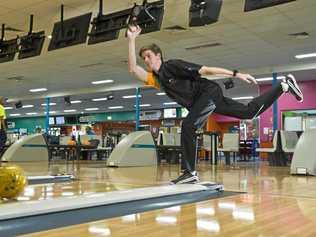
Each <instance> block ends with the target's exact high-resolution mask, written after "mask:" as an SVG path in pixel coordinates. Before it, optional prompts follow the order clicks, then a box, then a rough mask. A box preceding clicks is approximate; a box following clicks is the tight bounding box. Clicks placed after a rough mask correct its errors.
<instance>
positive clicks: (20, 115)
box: [10, 114, 21, 117]
mask: <svg viewBox="0 0 316 237" xmlns="http://www.w3.org/2000/svg"><path fill="white" fill-rule="evenodd" d="M10 116H12V117H13V116H21V114H10Z"/></svg>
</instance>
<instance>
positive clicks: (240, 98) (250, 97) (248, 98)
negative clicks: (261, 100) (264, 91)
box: [232, 96, 254, 100]
mask: <svg viewBox="0 0 316 237" xmlns="http://www.w3.org/2000/svg"><path fill="white" fill-rule="evenodd" d="M253 98H254V97H253V96H242V97H233V98H232V99H233V100H251V99H253Z"/></svg>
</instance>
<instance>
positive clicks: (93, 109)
mask: <svg viewBox="0 0 316 237" xmlns="http://www.w3.org/2000/svg"><path fill="white" fill-rule="evenodd" d="M84 110H86V111H95V110H99V108H86V109H84Z"/></svg>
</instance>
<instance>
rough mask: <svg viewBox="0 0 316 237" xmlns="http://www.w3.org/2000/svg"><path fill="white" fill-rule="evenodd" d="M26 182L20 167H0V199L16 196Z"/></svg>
mask: <svg viewBox="0 0 316 237" xmlns="http://www.w3.org/2000/svg"><path fill="white" fill-rule="evenodd" d="M26 184H27V178H26V177H25V175H24V172H23V170H22V169H21V168H19V167H17V166H5V167H0V199H1V198H6V199H14V198H16V197H18V196H19V195H20V194H21V193H22V192H23V190H24V187H25V185H26Z"/></svg>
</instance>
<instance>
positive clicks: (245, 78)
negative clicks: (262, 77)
mask: <svg viewBox="0 0 316 237" xmlns="http://www.w3.org/2000/svg"><path fill="white" fill-rule="evenodd" d="M236 77H237V78H239V79H241V80H243V81H245V82H247V83H254V84H258V82H257V81H256V79H255V78H254V77H253V76H251V75H250V74H244V73H237V74H236Z"/></svg>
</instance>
